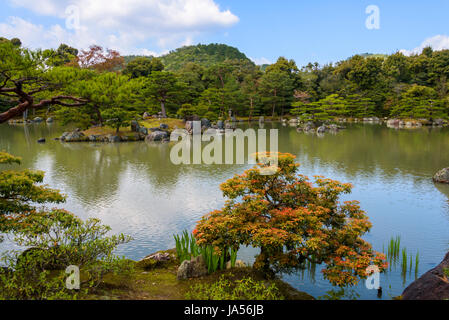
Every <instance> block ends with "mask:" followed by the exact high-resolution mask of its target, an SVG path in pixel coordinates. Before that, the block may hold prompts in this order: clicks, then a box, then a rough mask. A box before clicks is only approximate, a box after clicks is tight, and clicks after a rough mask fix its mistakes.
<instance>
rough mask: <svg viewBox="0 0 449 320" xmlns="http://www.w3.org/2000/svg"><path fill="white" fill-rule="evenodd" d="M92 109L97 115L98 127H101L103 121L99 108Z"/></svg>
mask: <svg viewBox="0 0 449 320" xmlns="http://www.w3.org/2000/svg"><path fill="white" fill-rule="evenodd" d="M94 108H95V112H96V113H97V117H98V121H99V122H100V127H102V126H103V122H104V121H103V116H102V115H101V112H100V108H99V107H98V106H97V105H96V106H95V107H94Z"/></svg>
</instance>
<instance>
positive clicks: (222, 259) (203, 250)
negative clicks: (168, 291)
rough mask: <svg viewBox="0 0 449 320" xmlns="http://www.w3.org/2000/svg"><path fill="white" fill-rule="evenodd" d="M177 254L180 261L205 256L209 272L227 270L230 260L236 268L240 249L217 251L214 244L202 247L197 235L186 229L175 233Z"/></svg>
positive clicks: (232, 266)
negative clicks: (199, 244) (180, 232)
mask: <svg viewBox="0 0 449 320" xmlns="http://www.w3.org/2000/svg"><path fill="white" fill-rule="evenodd" d="M174 238H175V242H176V254H177V257H178V259H179V262H180V263H183V262H184V261H190V260H191V259H192V258H196V257H198V256H203V258H204V262H205V263H206V267H207V270H208V272H209V274H212V273H214V272H216V271H218V270H225V269H226V267H227V263H228V261H230V262H231V268H234V267H235V265H236V261H237V253H238V250H234V249H232V248H231V249H229V250H228V249H224V250H221V251H217V250H216V249H215V248H214V247H212V246H205V247H200V246H198V244H197V241H196V239H195V237H194V236H193V235H191V234H189V233H188V232H187V231H184V232H183V233H182V235H181V236H179V235H175V236H174Z"/></svg>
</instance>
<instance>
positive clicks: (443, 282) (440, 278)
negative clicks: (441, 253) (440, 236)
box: [402, 253, 449, 300]
mask: <svg viewBox="0 0 449 320" xmlns="http://www.w3.org/2000/svg"><path fill="white" fill-rule="evenodd" d="M448 268H449V253H448V254H447V255H446V257H445V258H444V260H443V262H441V263H440V264H439V265H438V266H437V267H436V268H434V269H432V270H430V271H429V272H427V273H425V274H424V275H423V276H422V277H421V278H419V279H418V280H416V281H415V282H413V283H412V284H411V285H410V286H408V287H407V289H405V291H404V292H403V293H402V300H447V299H449V281H448V280H447V276H446V275H445V274H444V269H448Z"/></svg>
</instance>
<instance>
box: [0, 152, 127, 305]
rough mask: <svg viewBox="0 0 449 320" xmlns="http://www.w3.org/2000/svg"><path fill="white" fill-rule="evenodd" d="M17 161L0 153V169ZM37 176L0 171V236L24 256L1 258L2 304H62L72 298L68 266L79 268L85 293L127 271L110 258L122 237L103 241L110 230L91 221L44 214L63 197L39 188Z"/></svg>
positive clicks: (123, 263)
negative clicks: (110, 275) (108, 276)
mask: <svg viewBox="0 0 449 320" xmlns="http://www.w3.org/2000/svg"><path fill="white" fill-rule="evenodd" d="M20 161H21V159H20V158H17V157H14V156H12V155H10V154H8V153H5V152H0V164H2V165H8V164H9V165H11V164H20ZM43 179H44V173H43V172H40V171H31V170H23V171H15V170H3V171H0V233H2V234H9V235H12V236H14V241H15V242H16V243H17V244H18V245H19V246H22V247H25V248H30V249H28V250H26V251H25V252H19V251H12V252H7V253H5V254H4V255H3V265H5V266H6V268H2V269H1V270H2V272H0V288H1V289H0V299H66V298H69V297H76V295H75V296H74V293H70V292H68V291H67V290H66V289H65V282H64V281H63V280H64V279H65V278H67V275H65V273H64V272H63V271H59V270H65V268H66V267H68V266H71V265H75V266H78V267H79V268H80V269H81V270H82V273H83V282H82V285H83V288H84V289H86V290H88V289H91V288H95V287H96V286H98V284H99V283H100V282H101V279H102V277H103V276H104V275H105V274H106V273H109V272H125V271H127V270H129V269H130V267H131V266H130V265H129V263H128V262H127V261H126V260H124V259H120V258H117V257H115V256H113V251H114V250H115V248H116V247H117V246H118V245H120V244H123V243H126V242H128V241H130V240H131V239H130V238H129V237H126V236H124V235H114V236H107V233H109V232H110V230H111V229H110V228H109V227H106V226H103V225H101V224H100V221H99V220H96V219H91V220H88V221H86V222H83V221H82V220H80V219H79V218H77V217H75V216H74V215H73V214H71V213H69V212H67V211H64V210H60V209H53V210H48V209H46V208H45V205H46V204H50V203H55V204H59V203H62V202H64V201H65V196H63V195H61V194H60V193H59V191H57V190H53V189H50V188H48V187H47V186H43V185H40V184H41V183H42V182H43Z"/></svg>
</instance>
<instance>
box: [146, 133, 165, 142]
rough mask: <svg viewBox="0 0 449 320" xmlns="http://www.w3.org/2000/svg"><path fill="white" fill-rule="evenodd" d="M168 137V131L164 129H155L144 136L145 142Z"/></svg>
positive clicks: (163, 139)
mask: <svg viewBox="0 0 449 320" xmlns="http://www.w3.org/2000/svg"><path fill="white" fill-rule="evenodd" d="M167 139H169V136H168V133H167V132H165V131H156V132H152V133H150V134H149V135H148V136H147V137H146V138H145V141H146V142H161V141H166V140H167Z"/></svg>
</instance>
